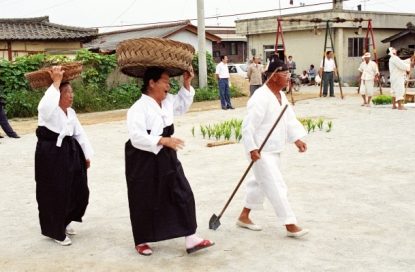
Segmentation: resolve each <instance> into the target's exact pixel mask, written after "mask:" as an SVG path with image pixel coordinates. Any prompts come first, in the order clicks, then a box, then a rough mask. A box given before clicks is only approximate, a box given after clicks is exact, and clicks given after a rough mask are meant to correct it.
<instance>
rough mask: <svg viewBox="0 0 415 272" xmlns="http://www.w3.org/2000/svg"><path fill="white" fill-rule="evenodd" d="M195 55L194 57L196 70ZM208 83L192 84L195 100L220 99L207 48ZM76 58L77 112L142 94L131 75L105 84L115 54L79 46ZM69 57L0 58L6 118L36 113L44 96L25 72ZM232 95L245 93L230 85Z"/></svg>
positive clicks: (122, 103) (175, 86)
mask: <svg viewBox="0 0 415 272" xmlns="http://www.w3.org/2000/svg"><path fill="white" fill-rule="evenodd" d="M197 57H198V55H197V54H196V55H195V58H194V60H193V65H194V66H195V67H194V68H195V70H196V71H198V67H197ZM206 59H207V63H208V65H207V67H208V84H207V86H206V87H205V88H203V89H198V88H197V87H196V86H195V91H196V93H195V97H194V101H195V102H198V101H206V100H217V99H219V88H218V85H217V82H216V80H215V74H214V73H215V63H214V61H213V58H212V56H211V55H210V54H209V53H208V52H207V56H206ZM75 60H77V61H82V62H83V73H82V79H80V80H74V81H72V82H71V85H72V88H73V90H74V93H75V95H74V104H73V108H74V109H75V111H76V112H79V113H82V112H97V111H105V110H114V109H123V108H128V107H130V106H131V105H132V104H133V103H134V102H135V101H136V100H138V99H139V98H140V97H141V90H140V89H141V85H142V81H141V80H137V79H134V78H132V79H131V81H130V82H128V83H123V84H120V85H118V86H115V87H109V86H108V85H107V84H106V80H107V78H108V75H109V73H111V72H112V71H113V70H114V69H115V67H116V66H117V60H116V56H115V55H101V54H98V53H94V52H90V51H88V50H86V49H81V50H79V51H78V52H77V54H76V57H75ZM67 61H72V60H70V59H68V58H66V57H63V56H46V55H44V54H36V55H31V56H29V55H26V56H22V57H18V58H16V60H15V61H13V62H10V61H7V60H1V61H0V91H1V92H2V95H3V96H4V97H5V99H6V101H7V105H6V106H5V108H4V109H5V112H6V114H7V116H8V117H9V118H13V117H33V116H37V105H38V104H39V101H40V99H41V98H42V97H43V94H44V92H45V89H41V90H33V89H32V88H31V87H30V84H29V83H28V81H27V80H26V78H25V77H24V74H26V73H29V72H33V71H36V70H39V69H41V68H44V67H49V66H51V65H55V64H57V63H63V62H67ZM170 86H171V89H170V93H172V94H176V93H177V92H178V91H179V89H180V87H181V84H180V82H179V81H178V80H176V79H174V78H172V79H170ZM230 92H231V97H238V96H243V95H244V94H243V93H242V92H241V91H240V90H239V89H238V88H237V87H234V86H231V88H230Z"/></svg>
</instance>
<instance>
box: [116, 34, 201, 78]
mask: <svg viewBox="0 0 415 272" xmlns="http://www.w3.org/2000/svg"><path fill="white" fill-rule="evenodd" d="M194 53H195V49H194V47H193V46H192V45H190V44H187V43H182V42H178V41H173V40H168V39H162V38H138V39H130V40H125V41H122V42H120V43H119V44H118V45H117V60H118V68H119V69H120V70H121V72H122V73H124V74H126V75H128V76H132V77H138V78H142V77H143V76H144V73H145V71H146V70H147V68H148V67H160V68H163V69H165V70H166V71H167V73H168V74H169V75H170V76H172V77H173V76H178V75H181V74H183V72H185V71H190V70H191V69H192V61H193V55H194Z"/></svg>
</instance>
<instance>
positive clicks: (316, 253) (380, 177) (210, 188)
mask: <svg viewBox="0 0 415 272" xmlns="http://www.w3.org/2000/svg"><path fill="white" fill-rule="evenodd" d="M344 91H345V90H344ZM352 92H354V90H352V88H350V94H351V93H352ZM336 95H337V96H338V97H336V98H315V99H310V100H304V101H299V102H297V103H296V105H295V106H294V111H295V112H296V114H297V117H300V118H307V117H310V118H319V117H322V118H324V119H325V120H326V123H327V121H328V120H331V121H332V122H333V125H334V126H333V130H332V131H331V132H325V131H319V130H318V129H316V131H315V132H311V133H310V134H309V135H308V137H307V139H306V141H307V145H308V151H307V152H306V153H304V154H300V153H298V152H297V150H296V148H295V147H294V146H293V145H289V146H287V149H286V151H285V152H284V153H283V159H282V169H281V170H282V174H283V176H284V178H285V182H286V183H287V185H288V197H289V200H290V203H291V206H292V208H293V210H294V212H295V213H296V216H297V219H298V222H299V225H300V226H302V227H304V228H308V229H310V233H309V234H308V235H306V236H305V237H303V238H300V239H295V238H288V237H286V232H285V228H284V227H283V226H279V225H276V215H275V213H274V211H273V209H272V207H271V206H270V205H269V203H267V206H266V208H265V210H262V211H253V212H252V213H251V214H252V219H253V220H254V222H255V223H256V224H259V225H261V226H262V227H263V230H262V231H260V232H254V231H249V230H247V229H242V228H239V227H237V226H236V225H235V221H236V219H237V217H238V215H239V212H240V211H241V209H242V200H243V197H244V185H242V187H241V189H240V190H239V191H238V193H237V194H236V196H235V198H234V200H233V202H232V203H231V204H230V205H229V207H228V209H227V210H226V212H225V214H224V216H223V217H222V219H221V223H222V225H221V226H220V227H219V228H218V229H217V230H216V231H213V230H209V229H208V222H209V219H210V217H211V216H212V214H213V213H215V214H219V213H220V211H221V209H222V208H223V206H224V204H225V203H226V201H227V199H228V198H229V196H230V194H231V193H232V191H233V189H234V188H235V186H236V184H237V183H238V181H239V179H240V178H241V176H242V174H243V172H244V171H245V169H246V167H247V166H248V162H247V160H246V158H245V155H244V149H243V146H242V144H241V143H238V144H231V145H224V146H219V147H214V148H208V147H206V144H207V143H208V142H214V141H215V140H213V138H212V139H211V140H210V141H209V140H207V139H203V138H202V136H201V133H200V130H199V125H201V124H202V125H207V124H213V123H217V122H220V121H224V120H229V119H231V118H239V119H242V118H243V117H244V114H245V108H244V107H242V106H239V107H238V108H237V109H235V110H233V111H231V110H228V111H223V110H219V109H216V110H207V111H196V110H194V111H192V112H189V113H188V114H186V115H184V116H181V117H176V119H175V127H176V132H175V136H176V137H179V138H182V139H184V140H185V142H186V147H185V148H184V149H183V150H181V151H179V159H180V160H181V162H182V164H183V167H184V170H185V173H186V175H187V178H188V179H189V181H190V183H191V186H192V188H193V191H194V194H195V198H196V208H197V219H198V225H199V227H198V231H197V234H198V235H200V236H202V237H205V238H208V239H211V240H214V241H215V242H216V245H215V246H214V247H211V248H210V249H207V250H204V251H200V252H198V253H195V254H192V255H187V254H186V252H185V250H184V239H183V238H179V239H173V240H168V241H163V242H158V243H153V244H152V247H153V250H154V253H153V255H152V256H151V257H144V256H141V255H139V254H138V253H137V252H136V251H135V249H134V243H133V237H132V232H131V225H130V219H129V210H128V201H127V188H126V182H125V176H124V144H125V142H126V141H127V139H128V133H127V127H126V122H125V120H121V121H112V122H105V123H99V124H93V125H85V126H84V128H85V130H86V133H87V135H88V137H89V139H90V141H91V143H92V146H93V148H94V150H95V155H94V156H93V157H92V159H91V164H92V166H91V168H90V171H89V172H88V174H89V187H90V192H91V193H90V203H89V206H88V209H87V211H86V215H85V217H84V222H83V223H73V225H72V226H73V227H74V229H76V231H77V232H78V235H76V236H74V237H73V238H72V245H71V246H69V247H62V246H59V245H58V244H56V243H55V242H53V240H51V239H49V238H46V237H44V236H42V235H41V234H40V226H39V220H38V211H37V203H36V198H35V181H34V151H35V146H36V140H37V139H36V136H35V134H34V133H33V132H32V133H29V134H25V135H22V138H21V139H19V140H15V139H9V138H6V139H2V140H1V144H0V152H1V153H0V154H1V159H2V161H1V168H0V186H1V188H2V190H1V193H0V195H1V197H0V217H1V221H0V229H1V239H0V270H1V271H59V270H68V271H79V270H82V271H133V270H134V271H414V270H415V246H414V244H415V243H414V237H415V211H414V207H415V186H414V182H415V162H414V159H415V156H414V154H415V144H414V143H415V109H414V108H410V109H408V110H407V111H398V110H391V109H390V108H389V107H371V108H367V107H360V102H361V101H360V100H361V99H360V98H358V97H356V96H355V95H349V96H346V97H345V99H341V98H339V95H338V94H336ZM216 103H218V104H217V108H219V102H218V101H216ZM118 113H119V111H116V112H114V115H116V114H118ZM122 114H125V111H124V112H122ZM80 119H82V116H80ZM81 122H82V120H81ZM193 126H195V127H196V135H195V137H193V136H192V134H191V128H192V127H193ZM18 132H19V131H18ZM249 176H250V174H249Z"/></svg>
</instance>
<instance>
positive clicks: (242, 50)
mask: <svg viewBox="0 0 415 272" xmlns="http://www.w3.org/2000/svg"><path fill="white" fill-rule="evenodd" d="M231 43H235V44H236V48H237V55H231V54H230V52H227V50H226V49H227V48H228V50H229V48H230V44H231ZM212 52H213V59H214V60H215V62H216V63H219V62H220V56H221V55H226V56H228V62H230V63H231V62H232V63H245V62H246V58H247V55H246V53H247V50H246V42H224V41H222V42H221V43H213V45H212ZM216 54H217V55H216Z"/></svg>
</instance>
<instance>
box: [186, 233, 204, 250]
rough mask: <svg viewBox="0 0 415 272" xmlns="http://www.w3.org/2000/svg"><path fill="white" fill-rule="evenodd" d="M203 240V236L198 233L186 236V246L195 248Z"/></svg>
mask: <svg viewBox="0 0 415 272" xmlns="http://www.w3.org/2000/svg"><path fill="white" fill-rule="evenodd" d="M202 241H203V239H202V238H199V237H197V236H196V234H193V235H189V236H186V237H185V244H186V248H193V247H195V246H197V245H198V244H200V243H201V242H202Z"/></svg>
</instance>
